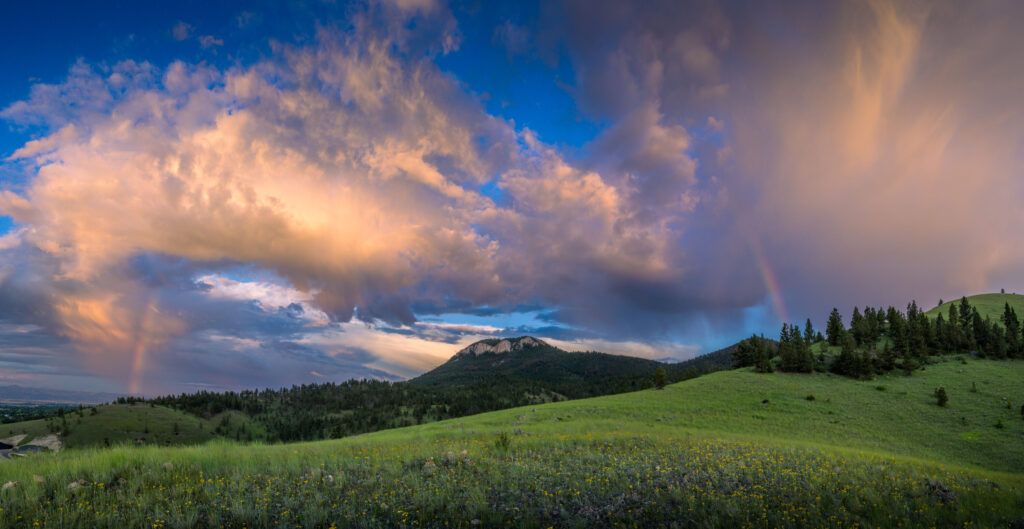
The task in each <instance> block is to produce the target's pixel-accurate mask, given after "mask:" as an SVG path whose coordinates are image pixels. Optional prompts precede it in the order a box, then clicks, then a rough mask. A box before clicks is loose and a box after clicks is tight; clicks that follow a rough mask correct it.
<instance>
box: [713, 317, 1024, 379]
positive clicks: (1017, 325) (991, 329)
mask: <svg viewBox="0 0 1024 529" xmlns="http://www.w3.org/2000/svg"><path fill="white" fill-rule="evenodd" d="M939 305H942V302H941V301H940V302H939ZM830 347H839V351H838V354H834V353H833V351H832V350H831V349H830ZM815 350H817V354H815ZM957 353H970V354H974V355H977V356H981V357H987V358H996V359H1006V358H1024V335H1022V325H1021V320H1020V318H1019V317H1018V316H1017V313H1016V311H1015V310H1014V309H1013V307H1011V306H1010V304H1009V303H1007V304H1006V305H1005V306H1004V309H1003V314H1002V316H1001V317H1000V318H999V320H998V321H993V320H992V319H991V318H990V317H988V316H986V317H984V318H983V317H982V316H981V314H980V313H979V312H978V310H977V308H976V307H974V306H972V305H971V304H970V302H968V301H967V298H966V297H963V298H961V299H960V301H959V302H958V303H951V304H950V305H949V309H948V311H947V313H946V315H945V316H944V315H943V314H941V313H940V314H938V315H937V316H936V317H935V319H934V320H933V319H931V318H929V317H928V316H927V315H926V314H925V312H924V311H923V310H921V309H920V308H919V307H918V305H917V302H916V301H911V302H910V303H909V304H908V305H907V309H906V311H905V312H904V311H900V310H899V309H896V308H895V307H891V306H890V307H889V308H888V309H882V308H877V309H875V308H873V307H865V308H864V310H863V312H862V311H861V310H860V308H859V307H854V308H853V313H852V315H851V317H850V325H849V327H847V326H846V325H845V324H844V322H843V318H842V315H841V314H840V313H839V309H837V308H833V309H832V312H831V313H830V314H829V316H828V319H827V322H826V325H825V334H824V335H822V334H821V332H818V331H816V330H815V329H814V325H813V324H812V323H811V320H810V318H808V319H807V321H806V323H805V324H804V327H803V329H802V330H801V329H800V327H799V326H798V325H795V324H788V323H783V324H782V330H781V331H780V333H779V339H778V341H777V342H772V341H771V340H768V339H766V338H764V336H756V335H755V336H751V337H750V338H748V339H747V340H744V341H743V342H741V343H740V344H739V345H738V346H737V347H736V349H735V350H734V351H733V356H732V360H733V367H751V366H752V367H754V368H755V370H756V371H758V372H761V373H769V372H772V371H774V370H776V369H777V370H779V371H785V372H791V373H810V372H812V371H831V372H834V373H837V374H841V375H845V376H850V377H856V378H871V377H872V376H873V375H875V374H882V373H886V372H889V371H893V370H896V369H900V370H902V371H904V373H906V374H908V375H909V374H911V373H913V371H914V370H916V369H918V368H919V367H920V365H921V364H922V363H924V362H926V361H927V359H928V357H929V356H933V355H939V354H957Z"/></svg>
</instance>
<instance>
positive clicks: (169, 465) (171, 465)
mask: <svg viewBox="0 0 1024 529" xmlns="http://www.w3.org/2000/svg"><path fill="white" fill-rule="evenodd" d="M161 466H162V467H164V470H174V463H171V462H170V461H168V462H166V463H164V464H163V465H161Z"/></svg>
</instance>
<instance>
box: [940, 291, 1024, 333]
mask: <svg viewBox="0 0 1024 529" xmlns="http://www.w3.org/2000/svg"><path fill="white" fill-rule="evenodd" d="M967 302H968V303H969V304H970V305H971V306H972V307H974V308H975V309H977V310H978V314H979V315H981V317H982V319H984V318H986V317H987V318H991V319H992V321H994V322H996V323H999V324H1000V325H1001V324H1002V317H1003V310H1004V308H1005V307H1006V304H1007V303H1009V304H1010V307H1011V308H1013V310H1014V311H1015V312H1016V313H1017V316H1018V317H1021V316H1024V295H1021V294H1006V293H1001V294H976V295H974V296H967ZM959 304H960V300H959V299H955V300H952V301H947V302H945V303H943V304H941V305H939V306H936V307H934V308H932V309H931V310H929V311H928V312H925V315H926V316H928V317H929V318H932V319H934V318H935V317H936V316H938V315H939V314H942V317H943V318H946V317H948V316H949V307H950V305H959Z"/></svg>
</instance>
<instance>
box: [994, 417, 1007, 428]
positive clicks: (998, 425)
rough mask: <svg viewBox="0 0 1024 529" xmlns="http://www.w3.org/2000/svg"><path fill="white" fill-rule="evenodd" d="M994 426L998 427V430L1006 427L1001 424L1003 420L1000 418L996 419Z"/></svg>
mask: <svg viewBox="0 0 1024 529" xmlns="http://www.w3.org/2000/svg"><path fill="white" fill-rule="evenodd" d="M996 428H998V429H1000V430H1002V429H1003V428H1006V425H1005V424H1003V420H1002V419H999V420H997V421H996Z"/></svg>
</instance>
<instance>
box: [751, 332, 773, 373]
mask: <svg viewBox="0 0 1024 529" xmlns="http://www.w3.org/2000/svg"><path fill="white" fill-rule="evenodd" d="M756 345H757V347H756V348H755V349H754V370H755V371H757V372H758V373H771V372H772V371H774V369H772V355H771V353H770V352H769V351H768V340H765V339H764V336H761V337H760V338H758V339H757V340H756Z"/></svg>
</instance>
